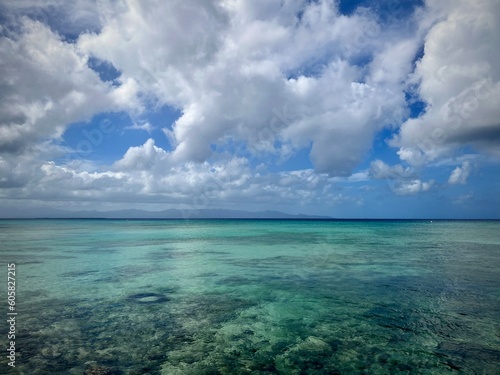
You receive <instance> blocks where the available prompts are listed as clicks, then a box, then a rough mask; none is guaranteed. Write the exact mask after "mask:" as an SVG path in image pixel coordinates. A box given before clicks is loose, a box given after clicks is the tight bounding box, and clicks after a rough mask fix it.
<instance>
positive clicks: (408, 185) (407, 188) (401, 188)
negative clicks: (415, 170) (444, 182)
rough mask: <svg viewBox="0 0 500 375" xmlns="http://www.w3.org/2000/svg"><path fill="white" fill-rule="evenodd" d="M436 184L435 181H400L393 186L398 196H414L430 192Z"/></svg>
mask: <svg viewBox="0 0 500 375" xmlns="http://www.w3.org/2000/svg"><path fill="white" fill-rule="evenodd" d="M434 184H435V181H434V180H429V181H427V182H424V181H421V180H418V179H417V180H409V181H399V182H397V183H396V184H395V185H394V186H393V191H394V192H395V193H396V194H398V195H414V194H418V193H423V192H426V191H429V190H430V189H431V188H432V187H433V186H434Z"/></svg>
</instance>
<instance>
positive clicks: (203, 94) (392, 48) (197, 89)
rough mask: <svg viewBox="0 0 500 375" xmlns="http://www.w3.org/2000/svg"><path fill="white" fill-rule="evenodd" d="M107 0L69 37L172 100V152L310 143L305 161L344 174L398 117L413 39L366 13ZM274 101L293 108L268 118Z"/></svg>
mask: <svg viewBox="0 0 500 375" xmlns="http://www.w3.org/2000/svg"><path fill="white" fill-rule="evenodd" d="M116 4H119V8H116V6H117V5H115V3H110V4H108V6H107V8H105V9H103V13H104V14H105V15H106V14H113V17H112V18H109V19H106V17H104V21H103V28H102V30H101V32H100V33H95V34H84V35H82V36H81V37H80V39H79V41H78V45H79V47H80V48H82V50H84V51H85V52H87V53H89V54H91V55H93V56H95V57H97V58H99V59H102V60H106V61H109V62H111V63H112V64H113V65H114V66H115V67H116V68H117V69H119V70H120V71H121V72H122V74H123V77H124V78H130V79H134V80H136V81H137V82H138V84H139V85H141V87H143V88H144V89H145V90H146V91H147V92H148V93H149V94H150V95H151V96H152V97H154V99H155V100H157V101H158V102H160V103H163V104H167V105H171V106H174V107H176V108H180V110H181V112H182V115H181V117H180V118H179V119H178V120H177V121H176V122H175V124H174V125H173V128H172V129H167V130H166V131H167V133H168V134H169V136H170V140H171V142H172V145H173V147H174V150H173V153H172V154H173V159H174V160H176V161H177V162H186V161H197V162H203V161H205V160H207V158H208V157H209V156H210V154H211V153H212V148H211V145H213V144H224V143H225V142H227V141H228V140H232V141H243V142H244V143H245V144H246V146H247V148H249V149H250V150H252V152H254V153H256V154H259V153H260V154H262V153H264V154H265V153H276V154H286V153H287V152H288V151H289V150H290V149H298V148H301V147H304V146H307V145H308V144H309V143H312V149H311V159H312V161H313V163H314V165H315V167H316V170H317V171H318V172H320V173H323V172H325V173H329V174H331V175H344V176H345V175H349V174H350V173H351V171H352V169H353V168H354V167H355V166H356V165H357V163H359V161H360V160H361V158H362V156H363V153H364V152H365V151H366V150H367V149H369V148H370V146H371V140H372V136H373V134H374V133H375V132H377V131H378V130H380V129H381V128H382V127H384V126H385V125H387V124H388V123H397V122H398V121H401V120H402V119H403V118H404V115H405V110H406V101H405V96H404V92H403V90H404V84H403V82H404V80H405V79H406V76H407V75H408V73H410V71H411V61H412V59H413V58H414V56H415V54H416V52H417V50H418V46H419V38H418V37H415V36H414V35H410V34H408V35H406V36H405V35H392V34H389V33H388V34H387V35H385V34H383V33H384V31H383V30H382V29H381V28H380V25H379V24H378V23H377V20H376V19H375V17H374V16H373V15H371V14H370V13H368V12H361V11H360V12H357V13H355V14H354V15H352V16H349V17H347V16H344V15H341V14H340V13H339V12H338V9H337V7H336V4H335V3H334V2H331V1H326V0H322V1H318V2H307V1H286V2H278V1H271V2H269V1H266V2H262V1H243V0H242V1H235V2H229V1H219V2H215V1H214V2H207V1H194V0H192V1H187V2H177V1H174V2H155V5H154V6H151V4H149V6H146V5H144V4H143V3H140V4H139V3H137V2H134V1H124V2H120V3H116ZM299 15H300V16H299ZM153 25H154V27H153ZM381 41H384V42H381ZM128 51H134V53H135V56H134V59H130V58H129V56H128V55H127V54H128ZM363 59H364V60H366V61H370V59H371V60H372V62H371V63H370V64H368V65H365V64H361V65H360V64H359V61H360V60H361V61H362V60H363ZM356 61H357V62H356ZM285 107H289V108H293V109H294V114H293V117H291V118H287V121H285V122H283V121H281V122H280V120H279V119H278V118H277V117H276V115H275V113H276V111H282V110H283V108H285ZM277 141H279V142H278V143H279V145H278V144H277Z"/></svg>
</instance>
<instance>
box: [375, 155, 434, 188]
mask: <svg viewBox="0 0 500 375" xmlns="http://www.w3.org/2000/svg"><path fill="white" fill-rule="evenodd" d="M368 173H369V176H370V177H371V178H373V179H376V180H385V181H386V182H387V184H388V186H389V188H390V189H391V190H392V191H393V192H394V193H395V194H397V195H414V194H418V193H424V192H427V191H429V190H430V189H431V188H432V187H433V186H434V184H435V181H434V180H429V181H422V180H420V179H418V178H417V170H416V169H415V168H413V167H403V166H402V165H401V164H397V165H394V166H389V165H387V164H385V163H384V162H383V161H381V160H374V161H373V162H372V163H371V164H370V169H369V172H368Z"/></svg>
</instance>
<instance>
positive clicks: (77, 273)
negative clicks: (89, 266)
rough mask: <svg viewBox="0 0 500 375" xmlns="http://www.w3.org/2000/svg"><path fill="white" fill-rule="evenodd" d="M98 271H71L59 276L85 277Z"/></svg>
mask: <svg viewBox="0 0 500 375" xmlns="http://www.w3.org/2000/svg"><path fill="white" fill-rule="evenodd" d="M98 272H99V271H73V272H66V273H63V274H62V275H61V276H63V277H86V276H90V275H94V274H96V273H98Z"/></svg>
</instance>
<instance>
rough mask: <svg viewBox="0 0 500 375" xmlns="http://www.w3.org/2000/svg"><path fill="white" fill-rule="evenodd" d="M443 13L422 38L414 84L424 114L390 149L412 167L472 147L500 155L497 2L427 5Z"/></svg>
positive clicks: (499, 7)
mask: <svg viewBox="0 0 500 375" xmlns="http://www.w3.org/2000/svg"><path fill="white" fill-rule="evenodd" d="M427 4H428V7H429V10H430V12H433V13H441V14H442V15H443V19H442V20H441V21H440V22H438V23H436V24H435V25H434V26H433V27H432V28H431V29H430V31H429V33H428V34H427V36H426V38H425V49H424V55H423V57H422V59H421V60H420V61H419V62H418V63H417V67H416V70H415V74H414V77H413V79H414V82H415V83H417V84H418V94H419V95H420V98H421V99H422V100H424V101H425V103H426V105H427V108H426V112H425V113H424V114H423V115H421V116H420V117H418V118H415V119H410V120H408V121H406V122H405V123H404V124H403V125H402V126H401V130H400V133H399V135H398V136H397V137H396V138H395V139H394V141H393V143H392V144H393V145H394V146H397V147H400V152H399V155H400V158H401V159H402V160H404V161H406V162H408V163H411V164H413V165H419V164H420V165H421V164H426V163H428V162H429V161H430V160H436V159H438V158H440V157H444V156H449V155H452V154H453V153H454V152H456V151H457V150H458V149H459V148H460V147H463V146H464V145H471V146H473V147H474V148H475V149H476V150H478V151H480V152H487V153H493V154H496V155H500V154H499V151H498V150H499V147H498V144H499V140H500V122H499V119H500V107H499V106H498V97H500V65H499V64H498V61H499V60H500V48H499V47H500V44H499V39H498V35H499V34H500V23H499V22H498V20H499V19H500V3H499V2H498V1H495V0H478V1H468V0H457V1H444V2H443V1H437V0H429V1H427Z"/></svg>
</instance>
